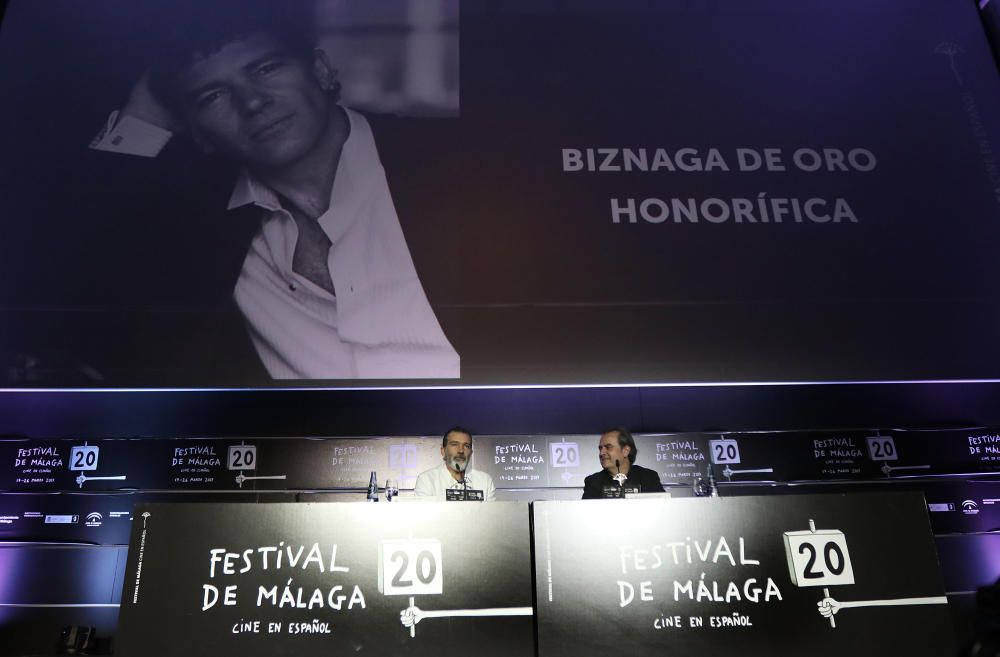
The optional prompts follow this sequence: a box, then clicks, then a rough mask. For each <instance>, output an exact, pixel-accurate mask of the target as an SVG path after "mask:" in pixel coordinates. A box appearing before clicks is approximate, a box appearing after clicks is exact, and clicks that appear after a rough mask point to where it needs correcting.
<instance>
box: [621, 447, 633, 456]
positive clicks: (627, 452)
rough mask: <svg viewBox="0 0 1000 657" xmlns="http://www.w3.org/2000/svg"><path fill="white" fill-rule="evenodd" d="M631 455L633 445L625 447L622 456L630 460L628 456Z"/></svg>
mask: <svg viewBox="0 0 1000 657" xmlns="http://www.w3.org/2000/svg"><path fill="white" fill-rule="evenodd" d="M631 453H632V446H631V445H625V446H624V447H622V454H623V455H624V456H625V458H628V455H629V454H631Z"/></svg>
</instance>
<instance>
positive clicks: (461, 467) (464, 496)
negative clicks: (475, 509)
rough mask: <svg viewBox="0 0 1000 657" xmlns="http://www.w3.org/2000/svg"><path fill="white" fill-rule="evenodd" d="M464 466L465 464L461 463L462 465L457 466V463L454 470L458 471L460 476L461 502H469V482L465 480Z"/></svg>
mask: <svg viewBox="0 0 1000 657" xmlns="http://www.w3.org/2000/svg"><path fill="white" fill-rule="evenodd" d="M465 466H466V464H465V463H462V464H459V463H458V462H456V463H455V469H456V470H458V473H459V474H460V475H462V481H461V484H462V501H463V502H468V501H469V480H468V479H466V478H465V469H466V467H465Z"/></svg>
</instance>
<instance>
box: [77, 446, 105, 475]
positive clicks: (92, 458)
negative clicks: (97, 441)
mask: <svg viewBox="0 0 1000 657" xmlns="http://www.w3.org/2000/svg"><path fill="white" fill-rule="evenodd" d="M100 451H101V448H100V447H95V446H93V445H74V446H73V448H72V449H71V450H70V451H69V469H70V470H81V471H83V470H88V471H89V470H96V469H97V459H98V456H99V455H100Z"/></svg>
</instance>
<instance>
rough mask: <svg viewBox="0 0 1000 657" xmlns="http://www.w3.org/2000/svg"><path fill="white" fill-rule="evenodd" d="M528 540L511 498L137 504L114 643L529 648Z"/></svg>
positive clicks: (171, 652)
mask: <svg viewBox="0 0 1000 657" xmlns="http://www.w3.org/2000/svg"><path fill="white" fill-rule="evenodd" d="M530 554H531V551H530V540H529V534H528V509H527V505H524V504H513V503H495V504H489V505H485V506H484V505H480V504H448V503H423V504H418V503H411V504H379V505H375V504H291V505H287V504H256V505H212V504H209V505H183V504H173V505H141V506H139V507H137V508H136V510H135V521H134V523H133V530H132V541H131V544H130V547H129V560H128V567H127V569H126V573H125V588H124V593H123V595H122V607H121V616H120V619H119V635H118V640H117V648H116V654H121V655H123V657H140V656H141V657H167V656H171V657H175V656H178V657H179V656H182V655H183V656H191V657H196V656H199V655H205V656H210V655H211V656H214V655H219V654H241V655H248V656H254V655H261V656H263V655H301V654H319V653H336V654H346V653H350V654H373V655H388V654H392V655H440V654H441V653H442V651H444V652H448V651H451V650H452V649H451V646H455V647H456V648H455V649H456V650H458V649H459V647H461V649H465V648H466V647H468V646H475V650H476V652H477V653H478V654H482V655H496V656H498V657H499V656H501V655H505V656H508V655H509V656H515V655H523V656H524V657H528V656H530V655H532V654H534V645H533V640H532V631H533V630H532V627H533V619H532V614H533V608H532V596H531V569H530V567H529V565H528V564H530V562H531V556H530ZM164 628H173V630H172V631H170V633H169V636H164V635H163V631H164Z"/></svg>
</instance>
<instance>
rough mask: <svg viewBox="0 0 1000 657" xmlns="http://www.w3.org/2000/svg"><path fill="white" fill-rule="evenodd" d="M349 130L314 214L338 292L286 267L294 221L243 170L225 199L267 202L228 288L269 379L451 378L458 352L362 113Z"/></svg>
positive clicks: (353, 118) (289, 261)
mask: <svg viewBox="0 0 1000 657" xmlns="http://www.w3.org/2000/svg"><path fill="white" fill-rule="evenodd" d="M345 111H346V113H347V116H348V119H349V121H350V134H349V136H348V138H347V140H346V141H345V142H344V146H343V149H342V152H341V155H340V161H339V163H338V165H337V172H336V178H335V180H334V184H333V189H332V190H331V191H330V207H329V209H327V211H326V212H324V213H323V214H322V215H321V216H320V217H319V218H318V219H317V221H318V223H319V225H320V227H321V228H322V229H323V231H324V232H325V233H326V235H327V237H328V238H329V239H330V242H331V244H332V246H331V247H330V251H329V255H328V259H327V264H328V266H329V270H330V277H331V279H332V280H333V285H334V290H335V291H336V296H334V295H332V294H330V293H329V292H327V291H326V290H324V289H322V288H321V287H319V286H318V285H316V284H314V283H313V282H312V281H310V280H308V279H307V278H305V277H304V276H300V275H299V274H297V273H295V272H294V271H292V258H293V255H294V253H295V244H296V241H297V240H298V227H297V226H296V224H295V220H294V219H293V218H292V216H291V214H289V212H288V211H286V210H285V209H283V208H282V207H281V203H280V200H279V199H278V196H277V195H276V194H275V193H274V192H273V191H272V190H270V189H269V188H267V187H266V186H264V185H263V184H261V183H259V182H257V181H255V180H254V179H253V178H251V177H250V176H249V175H248V174H246V173H244V175H243V176H241V178H240V180H239V181H238V182H237V184H236V187H235V189H234V190H233V194H232V197H231V199H230V202H229V207H230V208H235V207H239V206H242V205H246V204H250V203H252V204H254V205H257V206H258V207H261V208H263V209H264V210H265V211H266V215H265V216H264V218H263V220H262V223H261V228H260V231H259V232H258V233H257V235H256V236H255V237H254V239H253V242H252V244H251V246H250V249H249V251H248V253H247V256H246V259H245V260H244V262H243V269H242V272H241V273H240V277H239V281H238V282H237V284H236V288H235V291H234V297H235V299H236V303H237V305H238V306H239V308H240V310H241V311H242V313H243V316H244V318H245V319H246V321H247V326H248V329H249V331H250V336H251V338H252V339H253V343H254V346H255V347H256V349H257V354H258V355H259V356H260V359H261V361H262V362H263V363H264V366H265V367H266V368H267V371H268V373H269V374H270V375H271V376H272V377H273V378H276V379H296V378H305V379H355V378H356V379H383V378H384V379H394V378H413V379H424V378H427V379H431V378H458V376H459V357H458V354H457V353H456V352H455V350H454V349H453V348H452V346H451V344H450V343H449V342H448V339H447V338H446V337H445V335H444V332H443V331H442V330H441V326H440V325H439V324H438V321H437V318H436V317H435V315H434V311H433V310H432V309H431V307H430V304H429V303H428V301H427V297H426V295H425V294H424V290H423V288H422V287H421V285H420V280H419V279H418V278H417V273H416V270H415V269H414V267H413V260H412V259H411V258H410V252H409V249H408V248H407V246H406V241H405V239H404V237H403V231H402V228H401V227H400V225H399V218H398V217H397V215H396V210H395V208H394V206H393V203H392V198H391V196H390V193H389V186H388V183H387V182H386V178H385V171H384V169H383V168H382V164H381V162H380V160H379V156H378V152H377V150H376V147H375V140H374V138H373V136H372V132H371V127H370V126H369V125H368V121H367V120H366V119H365V118H364V117H363V116H361V115H360V114H358V113H356V112H353V111H351V110H349V109H346V108H345Z"/></svg>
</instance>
